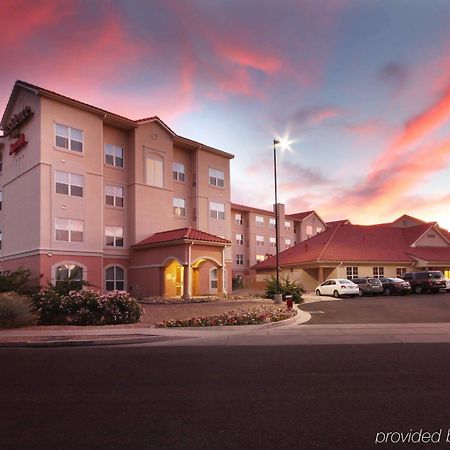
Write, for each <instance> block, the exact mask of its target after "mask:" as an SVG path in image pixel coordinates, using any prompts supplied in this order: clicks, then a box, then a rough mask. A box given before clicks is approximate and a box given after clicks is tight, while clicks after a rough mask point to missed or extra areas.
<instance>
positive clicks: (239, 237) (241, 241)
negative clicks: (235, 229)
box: [236, 234, 244, 245]
mask: <svg viewBox="0 0 450 450" xmlns="http://www.w3.org/2000/svg"><path fill="white" fill-rule="evenodd" d="M236 245H244V235H243V234H236Z"/></svg>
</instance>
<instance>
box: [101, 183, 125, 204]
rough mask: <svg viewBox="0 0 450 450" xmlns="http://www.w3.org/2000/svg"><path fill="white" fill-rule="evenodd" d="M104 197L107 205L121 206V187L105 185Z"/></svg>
mask: <svg viewBox="0 0 450 450" xmlns="http://www.w3.org/2000/svg"><path fill="white" fill-rule="evenodd" d="M105 199H106V204H107V205H108V206H118V207H120V208H123V187H121V186H110V185H105Z"/></svg>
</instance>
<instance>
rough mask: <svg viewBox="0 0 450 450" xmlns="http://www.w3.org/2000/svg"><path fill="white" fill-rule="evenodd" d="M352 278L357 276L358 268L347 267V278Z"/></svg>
mask: <svg viewBox="0 0 450 450" xmlns="http://www.w3.org/2000/svg"><path fill="white" fill-rule="evenodd" d="M353 278H358V268H357V267H347V279H349V280H353Z"/></svg>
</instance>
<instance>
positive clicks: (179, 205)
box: [173, 197, 186, 217]
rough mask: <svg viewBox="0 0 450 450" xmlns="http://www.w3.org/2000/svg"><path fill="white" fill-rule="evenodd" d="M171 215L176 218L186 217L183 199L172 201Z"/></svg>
mask: <svg viewBox="0 0 450 450" xmlns="http://www.w3.org/2000/svg"><path fill="white" fill-rule="evenodd" d="M173 214H174V216H177V217H186V200H185V199H184V198H176V197H175V198H174V199H173Z"/></svg>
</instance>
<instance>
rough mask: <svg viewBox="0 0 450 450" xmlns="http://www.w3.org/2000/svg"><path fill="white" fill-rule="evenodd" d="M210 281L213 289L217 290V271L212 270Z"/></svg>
mask: <svg viewBox="0 0 450 450" xmlns="http://www.w3.org/2000/svg"><path fill="white" fill-rule="evenodd" d="M209 281H210V286H211V289H217V269H211V271H210V272H209Z"/></svg>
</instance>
